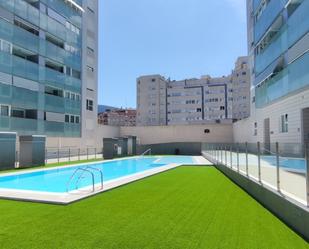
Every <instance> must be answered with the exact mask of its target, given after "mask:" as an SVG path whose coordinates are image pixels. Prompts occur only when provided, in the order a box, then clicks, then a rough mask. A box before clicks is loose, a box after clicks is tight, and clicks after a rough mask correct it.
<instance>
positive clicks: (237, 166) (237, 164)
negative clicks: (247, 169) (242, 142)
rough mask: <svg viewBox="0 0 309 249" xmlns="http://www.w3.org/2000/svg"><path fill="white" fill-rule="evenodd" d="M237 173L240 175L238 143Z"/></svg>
mask: <svg viewBox="0 0 309 249" xmlns="http://www.w3.org/2000/svg"><path fill="white" fill-rule="evenodd" d="M237 172H238V173H239V143H237Z"/></svg>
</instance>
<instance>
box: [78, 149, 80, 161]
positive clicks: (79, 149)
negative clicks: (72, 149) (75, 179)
mask: <svg viewBox="0 0 309 249" xmlns="http://www.w3.org/2000/svg"><path fill="white" fill-rule="evenodd" d="M78 161H80V148H78Z"/></svg>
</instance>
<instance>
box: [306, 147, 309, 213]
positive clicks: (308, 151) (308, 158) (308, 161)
mask: <svg viewBox="0 0 309 249" xmlns="http://www.w3.org/2000/svg"><path fill="white" fill-rule="evenodd" d="M305 154H306V194H307V207H309V146H308V143H306V144H305Z"/></svg>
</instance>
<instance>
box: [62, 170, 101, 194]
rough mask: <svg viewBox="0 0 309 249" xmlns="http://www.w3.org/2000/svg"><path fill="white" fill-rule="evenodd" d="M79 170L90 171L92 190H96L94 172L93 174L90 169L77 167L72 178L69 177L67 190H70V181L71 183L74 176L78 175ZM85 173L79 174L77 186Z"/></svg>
mask: <svg viewBox="0 0 309 249" xmlns="http://www.w3.org/2000/svg"><path fill="white" fill-rule="evenodd" d="M78 171H83V173H84V172H88V173H89V174H90V175H91V178H92V192H94V190H95V189H94V174H93V173H92V172H91V171H90V170H88V169H85V168H77V169H76V170H75V171H74V172H73V174H72V175H71V177H70V179H69V180H68V182H67V192H69V187H70V183H71V181H72V179H73V177H74V176H75V175H76V173H77V172H78ZM83 173H82V174H81V175H80V176H79V178H78V180H77V182H76V186H77V183H78V181H79V180H80V179H81V177H82V176H83Z"/></svg>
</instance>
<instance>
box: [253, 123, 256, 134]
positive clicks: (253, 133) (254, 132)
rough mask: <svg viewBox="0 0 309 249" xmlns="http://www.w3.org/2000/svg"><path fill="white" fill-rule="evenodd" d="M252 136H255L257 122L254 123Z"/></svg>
mask: <svg viewBox="0 0 309 249" xmlns="http://www.w3.org/2000/svg"><path fill="white" fill-rule="evenodd" d="M253 136H257V122H255V123H254V131H253Z"/></svg>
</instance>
